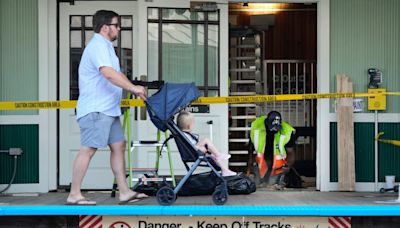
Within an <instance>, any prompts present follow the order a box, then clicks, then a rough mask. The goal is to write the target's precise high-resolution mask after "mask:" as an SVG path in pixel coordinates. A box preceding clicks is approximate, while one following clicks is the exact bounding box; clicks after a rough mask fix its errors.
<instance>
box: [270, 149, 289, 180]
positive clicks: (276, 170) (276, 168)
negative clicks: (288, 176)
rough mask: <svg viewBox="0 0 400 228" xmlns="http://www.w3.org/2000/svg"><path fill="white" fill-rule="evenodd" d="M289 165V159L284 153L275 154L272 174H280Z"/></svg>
mask: <svg viewBox="0 0 400 228" xmlns="http://www.w3.org/2000/svg"><path fill="white" fill-rule="evenodd" d="M285 166H287V161H286V159H285V158H283V157H282V155H280V154H278V155H274V164H273V165H272V173H271V176H275V175H278V174H280V173H282V172H283V169H282V168H283V167H285Z"/></svg>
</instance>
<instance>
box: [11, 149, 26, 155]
mask: <svg viewBox="0 0 400 228" xmlns="http://www.w3.org/2000/svg"><path fill="white" fill-rule="evenodd" d="M22 152H23V151H22V149H21V148H10V150H9V153H10V155H12V156H13V155H22Z"/></svg>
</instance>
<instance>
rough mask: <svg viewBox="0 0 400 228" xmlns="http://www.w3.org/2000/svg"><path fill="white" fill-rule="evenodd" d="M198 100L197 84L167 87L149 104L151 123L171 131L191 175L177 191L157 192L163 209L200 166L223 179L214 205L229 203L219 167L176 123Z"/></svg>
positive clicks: (167, 187)
mask: <svg viewBox="0 0 400 228" xmlns="http://www.w3.org/2000/svg"><path fill="white" fill-rule="evenodd" d="M199 96H200V92H199V91H198V89H197V87H196V86H195V85H194V83H189V84H172V83H166V84H164V86H163V87H162V88H161V89H160V90H159V91H158V92H157V93H155V94H154V95H153V96H151V97H149V98H148V99H147V101H146V106H147V111H148V113H149V116H150V119H151V121H152V122H153V124H154V125H155V126H156V127H157V128H158V129H160V130H161V131H166V130H169V131H170V132H171V137H172V138H174V139H175V142H176V144H177V146H178V150H179V153H180V155H181V158H182V161H183V163H184V165H185V167H186V169H187V170H188V173H187V174H186V175H185V176H184V177H183V178H182V179H181V181H180V182H179V183H178V185H177V186H176V187H175V188H171V187H170V186H164V187H162V188H160V189H159V190H158V191H157V201H158V203H159V204H161V205H171V204H173V203H174V202H175V201H176V198H177V194H178V192H179V190H180V189H181V188H182V186H183V185H184V184H185V182H186V181H187V180H188V179H189V177H190V176H191V175H192V174H193V172H194V171H195V170H196V168H197V167H198V166H207V167H209V168H210V169H211V170H212V172H214V173H215V174H216V176H217V177H218V178H219V179H220V184H219V185H218V186H217V187H216V188H215V190H214V193H213V195H212V199H213V202H214V203H215V204H217V205H223V204H225V203H226V201H227V200H228V190H227V183H226V180H225V179H224V178H222V176H221V175H220V174H219V173H218V171H217V170H219V167H217V166H216V164H215V163H214V161H213V160H211V159H210V157H208V156H206V155H204V154H203V153H202V152H201V151H199V150H198V149H197V148H196V147H195V146H194V145H193V144H192V143H191V142H190V141H189V139H188V138H187V136H186V135H185V134H184V133H183V132H182V131H181V130H180V129H179V128H178V126H177V125H176V124H175V122H174V115H175V114H176V113H178V112H179V111H181V110H182V109H184V108H185V107H186V106H188V105H189V104H190V103H191V102H192V101H194V100H195V99H197V98H198V97H199ZM189 162H190V163H193V164H191V166H190V167H189V165H188V163H189Z"/></svg>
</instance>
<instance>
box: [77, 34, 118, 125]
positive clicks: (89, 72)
mask: <svg viewBox="0 0 400 228" xmlns="http://www.w3.org/2000/svg"><path fill="white" fill-rule="evenodd" d="M103 66H108V67H112V68H114V70H116V71H118V72H120V71H121V70H120V65H119V60H118V57H117V55H116V54H115V50H114V47H113V45H112V43H111V41H109V40H107V39H106V38H104V37H103V36H102V35H100V34H98V33H95V34H94V36H93V38H92V39H91V40H90V42H89V43H88V45H87V46H86V48H85V50H84V51H83V54H82V58H81V62H80V64H79V98H78V105H77V108H76V118H77V119H79V118H81V117H83V116H85V115H87V114H88V113H91V112H101V113H104V114H105V115H108V116H120V115H121V108H120V103H121V97H122V88H120V87H118V86H115V85H114V84H112V83H111V82H110V81H108V80H107V79H106V78H105V77H104V75H103V74H102V73H101V72H100V67H103Z"/></svg>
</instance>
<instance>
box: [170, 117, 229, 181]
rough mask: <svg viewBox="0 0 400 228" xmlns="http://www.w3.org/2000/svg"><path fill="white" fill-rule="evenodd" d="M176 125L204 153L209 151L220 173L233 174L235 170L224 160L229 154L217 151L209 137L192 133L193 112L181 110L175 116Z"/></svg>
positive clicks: (224, 174) (193, 123) (223, 174)
mask: <svg viewBox="0 0 400 228" xmlns="http://www.w3.org/2000/svg"><path fill="white" fill-rule="evenodd" d="M177 125H178V127H179V129H181V130H182V131H183V133H184V134H185V135H186V137H187V138H188V139H189V141H190V142H191V143H192V144H193V145H194V146H195V147H196V148H197V149H199V150H200V151H201V152H203V153H204V154H206V153H210V154H211V157H212V159H213V160H214V161H215V162H216V163H217V165H218V166H219V167H220V168H221V175H222V176H224V177H226V176H235V175H237V173H236V172H234V171H232V170H230V169H229V168H228V166H227V165H226V162H224V160H228V159H229V158H230V157H231V156H230V155H229V154H222V153H220V152H219V151H218V149H217V147H216V146H215V145H214V143H213V142H212V141H211V140H210V139H209V138H199V135H197V134H194V133H193V129H194V125H195V120H194V116H193V114H191V113H190V112H187V111H181V112H179V114H178V117H177Z"/></svg>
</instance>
